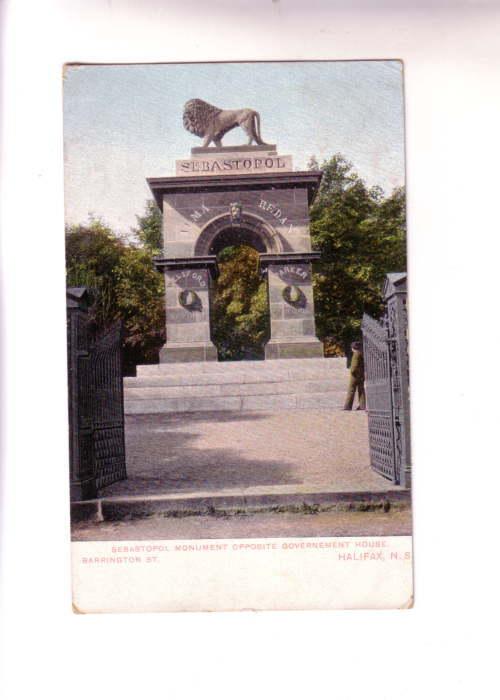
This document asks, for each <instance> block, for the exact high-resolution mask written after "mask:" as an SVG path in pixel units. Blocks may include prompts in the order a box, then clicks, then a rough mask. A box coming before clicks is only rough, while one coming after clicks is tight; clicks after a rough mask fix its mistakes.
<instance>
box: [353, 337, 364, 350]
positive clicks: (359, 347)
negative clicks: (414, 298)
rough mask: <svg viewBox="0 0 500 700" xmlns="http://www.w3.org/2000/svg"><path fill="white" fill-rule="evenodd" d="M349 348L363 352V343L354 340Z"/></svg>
mask: <svg viewBox="0 0 500 700" xmlns="http://www.w3.org/2000/svg"><path fill="white" fill-rule="evenodd" d="M351 348H352V349H353V350H357V351H358V352H361V351H362V350H363V343H362V342H361V341H360V340H355V341H354V342H353V343H351Z"/></svg>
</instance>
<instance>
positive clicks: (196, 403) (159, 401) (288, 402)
mask: <svg viewBox="0 0 500 700" xmlns="http://www.w3.org/2000/svg"><path fill="white" fill-rule="evenodd" d="M348 379H349V375H348V370H347V369H346V360H345V358H343V357H339V358H337V357H336V358H310V359H309V358H307V359H294V360H267V361H261V362H259V361H242V362H189V363H171V364H168V363H165V364H161V365H140V366H138V367H137V376H136V377H126V378H125V379H124V387H125V414H126V415H134V414H144V413H172V412H182V411H259V410H265V411H275V410H294V409H314V408H333V409H340V408H342V405H343V402H344V399H345V393H346V389H347V383H348Z"/></svg>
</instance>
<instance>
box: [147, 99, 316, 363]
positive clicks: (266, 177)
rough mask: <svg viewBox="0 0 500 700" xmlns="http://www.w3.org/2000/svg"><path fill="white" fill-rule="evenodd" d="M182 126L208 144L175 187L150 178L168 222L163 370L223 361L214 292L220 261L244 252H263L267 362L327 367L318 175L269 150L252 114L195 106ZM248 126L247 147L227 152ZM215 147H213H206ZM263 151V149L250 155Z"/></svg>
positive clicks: (183, 166)
mask: <svg viewBox="0 0 500 700" xmlns="http://www.w3.org/2000/svg"><path fill="white" fill-rule="evenodd" d="M184 125H185V126H186V128H187V129H188V130H189V131H191V132H192V133H195V134H196V135H198V136H200V137H202V138H204V146H202V147H199V148H192V149H191V157H190V158H186V159H183V160H178V161H176V174H175V177H162V178H149V179H148V184H149V187H150V188H151V191H152V193H153V196H154V198H155V200H156V203H157V204H158V206H159V207H160V209H161V211H162V212H163V245H164V250H163V253H162V254H161V255H160V256H158V257H157V258H156V259H155V267H156V269H157V270H159V271H161V272H162V273H163V274H164V275H165V288H166V324H167V328H166V332H167V341H166V344H165V346H164V347H163V348H162V350H161V351H160V362H197V361H215V360H217V349H216V347H215V346H214V344H213V343H212V340H211V337H210V291H211V287H212V283H213V280H214V279H215V278H216V276H217V254H218V253H219V252H220V251H221V250H222V249H223V248H225V247H226V246H228V245H238V244H246V245H249V246H252V247H253V248H255V249H256V250H257V251H258V252H259V257H260V266H261V270H262V273H263V274H264V275H266V276H267V280H268V290H269V297H268V298H269V313H270V321H271V323H270V327H271V335H270V339H269V341H268V343H267V344H266V347H265V358H266V360H267V359H283V358H307V357H323V345H322V343H321V342H320V341H319V340H318V338H317V337H316V333H315V322H314V300H313V290H312V275H311V272H312V270H311V263H312V261H313V260H318V259H319V257H320V254H319V253H317V252H314V251H312V250H311V237H310V231H309V206H310V204H311V202H312V201H313V199H314V197H315V195H316V192H317V190H318V187H319V183H320V181H321V172H319V171H294V170H293V167H292V157H291V156H290V155H280V154H278V152H277V149H276V146H274V145H270V144H265V143H264V142H263V141H262V138H261V135H260V119H259V115H258V113H257V112H255V111H254V110H250V109H243V110H220V109H218V108H216V107H212V106H211V105H207V103H204V102H202V101H201V100H190V101H189V102H188V103H187V104H186V106H185V110H184ZM238 126H241V127H242V128H243V130H244V131H245V132H246V133H247V134H248V137H249V144H248V145H246V146H222V142H221V139H222V137H223V136H224V134H226V133H227V132H228V131H229V130H230V129H233V128H235V127H238ZM211 141H213V142H214V143H215V144H216V146H215V147H209V145H208V144H209V143H210V142H211ZM253 141H256V142H257V143H256V145H251V144H252V142H253Z"/></svg>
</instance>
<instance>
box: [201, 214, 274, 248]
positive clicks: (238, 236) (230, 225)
mask: <svg viewBox="0 0 500 700" xmlns="http://www.w3.org/2000/svg"><path fill="white" fill-rule="evenodd" d="M231 245H247V246H250V247H252V248H255V250H257V251H258V252H259V253H283V252H285V250H286V249H287V245H286V242H285V241H284V240H283V238H282V236H280V234H279V233H278V232H277V231H276V230H275V229H274V228H273V227H272V226H271V225H270V224H268V223H267V222H266V221H264V220H263V219H261V218H260V217H258V216H255V215H254V214H248V213H246V212H243V213H242V214H241V215H240V217H239V218H238V221H235V220H233V219H232V218H231V216H230V214H223V215H221V216H217V217H215V218H214V219H212V220H211V221H209V222H208V223H207V224H206V225H205V227H204V228H203V230H202V231H201V233H200V235H199V236H198V240H197V241H196V244H195V248H194V254H195V256H196V257H202V256H205V255H218V253H219V251H221V250H223V249H224V248H225V247H227V246H231Z"/></svg>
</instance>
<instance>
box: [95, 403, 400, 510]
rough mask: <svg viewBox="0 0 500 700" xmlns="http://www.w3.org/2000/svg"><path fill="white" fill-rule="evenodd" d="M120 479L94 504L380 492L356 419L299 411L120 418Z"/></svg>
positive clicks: (362, 417)
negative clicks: (288, 490)
mask: <svg viewBox="0 0 500 700" xmlns="http://www.w3.org/2000/svg"><path fill="white" fill-rule="evenodd" d="M126 448H127V472H128V479H126V480H125V481H122V482H117V483H115V484H112V485H111V486H108V487H107V488H104V489H102V491H101V492H100V494H99V495H100V496H101V497H105V496H112V495H135V496H137V495H153V494H161V493H188V492H193V491H205V492H207V491H208V492H217V491H220V490H223V489H237V488H242V489H245V488H252V487H254V488H255V487H270V488H273V487H281V486H286V487H297V489H299V490H303V489H305V488H309V487H310V488H311V489H325V488H327V489H329V490H336V491H364V490H375V491H385V490H387V489H388V488H391V487H392V485H391V484H390V482H389V481H387V480H386V479H384V478H383V477H381V476H379V475H378V474H376V473H375V472H373V471H372V470H371V469H370V466H369V451H368V427H367V416H366V414H365V413H364V412H361V411H353V412H344V411H334V410H326V409H325V410H302V411H287V412H280V413H267V412H264V411H262V412H249V413H241V412H232V411H227V412H214V413H201V412H200V413H170V414H153V415H140V416H128V417H127V419H126Z"/></svg>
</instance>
